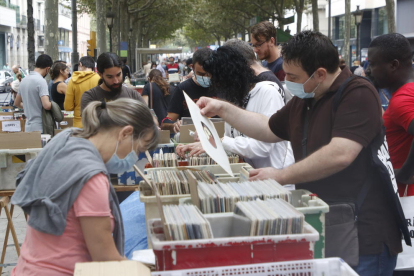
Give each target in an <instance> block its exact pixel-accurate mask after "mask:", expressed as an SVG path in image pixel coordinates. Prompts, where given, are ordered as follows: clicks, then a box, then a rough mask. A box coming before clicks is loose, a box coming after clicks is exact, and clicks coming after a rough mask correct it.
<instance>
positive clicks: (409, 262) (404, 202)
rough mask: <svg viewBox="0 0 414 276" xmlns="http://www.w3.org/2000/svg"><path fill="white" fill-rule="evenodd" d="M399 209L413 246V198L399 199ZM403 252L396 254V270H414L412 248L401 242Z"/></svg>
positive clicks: (413, 252)
mask: <svg viewBox="0 0 414 276" xmlns="http://www.w3.org/2000/svg"><path fill="white" fill-rule="evenodd" d="M400 201H401V207H402V209H403V210H404V215H405V219H406V222H407V225H408V231H410V236H411V243H412V244H413V245H414V196H404V197H400ZM402 247H403V252H401V253H400V254H398V259H397V266H396V267H395V269H396V270H414V246H413V247H411V246H408V245H406V244H405V242H404V240H403V241H402Z"/></svg>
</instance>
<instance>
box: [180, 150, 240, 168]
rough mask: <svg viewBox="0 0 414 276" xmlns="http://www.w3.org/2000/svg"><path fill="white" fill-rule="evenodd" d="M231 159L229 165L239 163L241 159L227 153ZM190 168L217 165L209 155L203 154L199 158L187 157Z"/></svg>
mask: <svg viewBox="0 0 414 276" xmlns="http://www.w3.org/2000/svg"><path fill="white" fill-rule="evenodd" d="M226 153H227V156H228V157H229V163H230V164H235V163H239V160H240V157H239V156H238V155H237V154H234V153H231V152H226ZM187 160H188V165H189V166H202V165H216V164H217V163H216V162H215V161H214V160H213V158H211V157H210V156H209V155H208V154H206V153H202V154H200V155H198V156H189V157H187Z"/></svg>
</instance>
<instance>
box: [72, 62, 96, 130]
mask: <svg viewBox="0 0 414 276" xmlns="http://www.w3.org/2000/svg"><path fill="white" fill-rule="evenodd" d="M94 70H95V61H94V60H93V58H91V57H87V56H85V57H81V59H80V60H79V67H78V71H75V72H73V75H72V78H71V79H70V81H69V83H68V87H67V89H66V95H65V103H64V108H65V110H67V111H72V110H73V111H74V119H73V126H74V127H78V128H82V118H81V115H82V114H81V99H82V95H83V93H84V92H85V91H88V90H89V89H92V88H94V87H96V86H97V85H98V82H99V79H100V77H99V75H98V74H96V73H95V72H94Z"/></svg>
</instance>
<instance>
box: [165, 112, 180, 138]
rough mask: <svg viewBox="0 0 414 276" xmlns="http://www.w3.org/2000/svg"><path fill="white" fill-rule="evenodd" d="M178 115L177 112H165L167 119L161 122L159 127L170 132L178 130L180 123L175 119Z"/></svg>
mask: <svg viewBox="0 0 414 276" xmlns="http://www.w3.org/2000/svg"><path fill="white" fill-rule="evenodd" d="M178 117H179V115H178V114H177V113H172V112H168V113H167V118H168V119H166V120H165V121H164V122H163V123H162V124H161V129H162V130H169V131H170V132H171V133H177V132H179V131H180V125H181V123H180V122H179V121H177V120H178ZM176 121H177V122H176ZM174 122H175V123H174Z"/></svg>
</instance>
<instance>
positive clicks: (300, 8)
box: [295, 0, 305, 33]
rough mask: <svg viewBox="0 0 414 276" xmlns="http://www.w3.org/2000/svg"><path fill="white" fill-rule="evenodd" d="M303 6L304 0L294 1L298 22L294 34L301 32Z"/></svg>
mask: <svg viewBox="0 0 414 276" xmlns="http://www.w3.org/2000/svg"><path fill="white" fill-rule="evenodd" d="M304 6H305V0H295V9H296V14H297V16H298V21H297V22H296V32H297V33H300V32H301V30H302V14H303V8H304Z"/></svg>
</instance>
